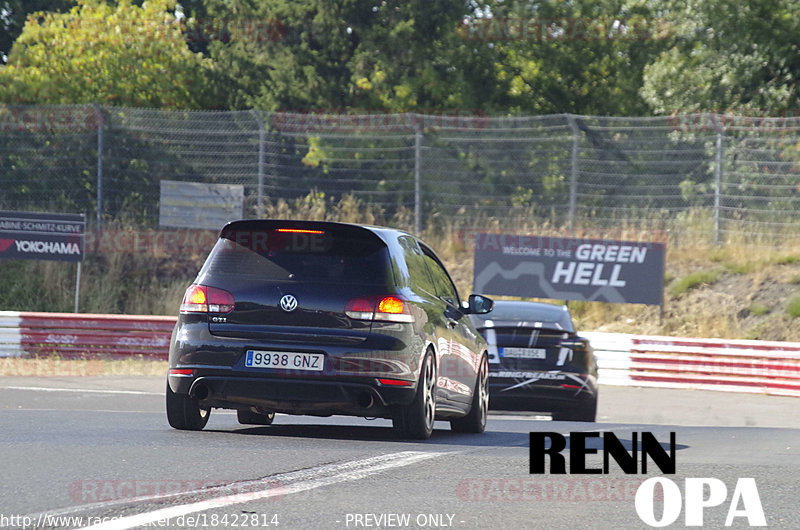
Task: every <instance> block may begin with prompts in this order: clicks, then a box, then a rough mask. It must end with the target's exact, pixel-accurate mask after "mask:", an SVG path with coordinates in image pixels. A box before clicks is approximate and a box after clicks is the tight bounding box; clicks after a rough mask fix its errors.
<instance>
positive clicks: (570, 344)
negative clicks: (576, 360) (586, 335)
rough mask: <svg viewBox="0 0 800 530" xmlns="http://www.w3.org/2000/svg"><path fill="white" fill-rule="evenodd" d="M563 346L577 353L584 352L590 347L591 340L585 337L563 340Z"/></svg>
mask: <svg viewBox="0 0 800 530" xmlns="http://www.w3.org/2000/svg"><path fill="white" fill-rule="evenodd" d="M561 346H562V347H564V348H570V349H572V351H574V352H575V353H584V352H586V351H587V350H588V349H589V342H588V341H586V340H584V339H572V340H562V341H561Z"/></svg>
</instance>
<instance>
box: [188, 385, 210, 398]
mask: <svg viewBox="0 0 800 530" xmlns="http://www.w3.org/2000/svg"><path fill="white" fill-rule="evenodd" d="M209 395H211V392H210V391H209V389H208V387H207V386H206V385H204V384H203V383H200V384H198V385H195V387H194V388H193V389H192V397H195V398H197V399H199V400H200V401H202V400H204V399H206V398H208V396H209Z"/></svg>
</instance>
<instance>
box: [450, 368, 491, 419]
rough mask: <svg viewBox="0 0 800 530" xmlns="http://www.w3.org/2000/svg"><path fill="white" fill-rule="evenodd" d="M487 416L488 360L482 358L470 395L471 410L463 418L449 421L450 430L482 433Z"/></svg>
mask: <svg viewBox="0 0 800 530" xmlns="http://www.w3.org/2000/svg"><path fill="white" fill-rule="evenodd" d="M488 415H489V358H488V357H487V356H485V355H484V356H483V359H482V360H481V366H480V368H479V369H478V377H477V380H476V381H475V392H473V394H472V408H470V409H469V414H467V415H466V416H464V417H463V418H458V419H455V420H450V429H451V430H452V431H455V432H471V433H482V432H483V431H484V430H486V418H487V416H488Z"/></svg>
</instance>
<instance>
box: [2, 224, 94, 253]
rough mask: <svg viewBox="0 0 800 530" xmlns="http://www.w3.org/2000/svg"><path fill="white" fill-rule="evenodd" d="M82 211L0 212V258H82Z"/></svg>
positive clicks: (83, 227)
mask: <svg viewBox="0 0 800 530" xmlns="http://www.w3.org/2000/svg"><path fill="white" fill-rule="evenodd" d="M85 229H86V220H85V219H84V216H83V214H65V213H46V212H8V211H0V259H30V260H50V261H75V262H80V261H83V239H84V232H85Z"/></svg>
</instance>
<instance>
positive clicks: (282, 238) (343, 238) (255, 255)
mask: <svg viewBox="0 0 800 530" xmlns="http://www.w3.org/2000/svg"><path fill="white" fill-rule="evenodd" d="M200 275H201V276H202V275H209V276H211V277H214V276H217V275H225V276H234V277H237V278H242V277H245V278H247V277H251V278H258V279H262V280H264V279H266V280H291V281H318V282H331V283H359V284H379V285H386V284H387V281H388V279H389V278H390V276H389V269H388V250H387V249H386V246H385V244H384V243H383V242H382V241H381V240H380V239H378V238H377V237H375V236H373V235H372V234H370V233H368V232H365V233H364V235H363V236H362V235H360V234H354V233H353V232H352V231H345V232H342V233H338V232H336V231H335V230H324V231H323V230H320V231H317V233H291V232H289V233H287V232H281V231H279V230H278V229H268V230H257V229H248V230H228V231H226V232H225V233H223V235H222V236H221V237H220V239H219V240H218V241H217V244H216V246H215V247H214V250H212V252H211V255H210V256H209V258H208V260H207V261H206V264H205V265H204V267H203V270H202V271H201V272H200Z"/></svg>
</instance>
